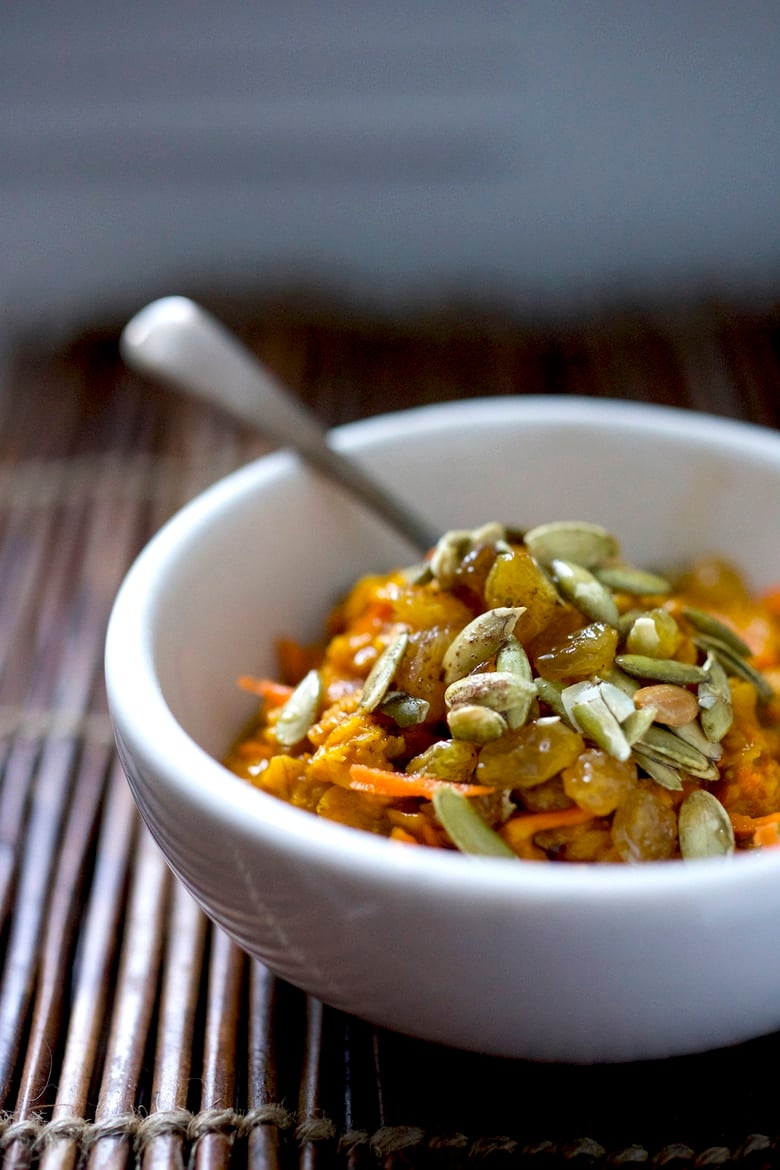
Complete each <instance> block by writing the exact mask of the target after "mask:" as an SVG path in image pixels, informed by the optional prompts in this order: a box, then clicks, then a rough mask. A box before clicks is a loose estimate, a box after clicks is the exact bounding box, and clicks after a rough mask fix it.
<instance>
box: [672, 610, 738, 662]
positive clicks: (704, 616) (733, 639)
mask: <svg viewBox="0 0 780 1170" xmlns="http://www.w3.org/2000/svg"><path fill="white" fill-rule="evenodd" d="M682 615H683V617H685V618H687V619H688V621H689V622H690V623H691V625H692V626H693V627H694V629H696V630H698V631H699V633H700V634H706V635H707V636H708V637H710V638H717V640H718V641H719V642H723V643H724V645H726V646H728V647H729V649H730V650H732V651H733V652H734V654H739V655H741V656H742V657H743V658H750V657H751V656H752V654H753V651H752V650H751V649H750V647H749V646H748V644H747V642H743V640H742V638H740V636H739V634H736V633H735V632H734V630H732V629H731V627H730V626H727V625H726V624H725V623H724V622H722V621H720V620H719V619H718V618H716V617H715V616H714V615H713V614H711V613H705V612H704V610H701V609H692V608H691V607H690V606H685V607H684V608H683V610H682Z"/></svg>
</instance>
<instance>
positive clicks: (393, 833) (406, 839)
mask: <svg viewBox="0 0 780 1170" xmlns="http://www.w3.org/2000/svg"><path fill="white" fill-rule="evenodd" d="M390 840H391V841H401V842H403V844H404V845H419V844H420V842H419V841H418V840H417V838H416V837H413V836H412V834H411V833H407V831H406V829H399V828H398V825H394V826H393V828H392V829H391V830H390Z"/></svg>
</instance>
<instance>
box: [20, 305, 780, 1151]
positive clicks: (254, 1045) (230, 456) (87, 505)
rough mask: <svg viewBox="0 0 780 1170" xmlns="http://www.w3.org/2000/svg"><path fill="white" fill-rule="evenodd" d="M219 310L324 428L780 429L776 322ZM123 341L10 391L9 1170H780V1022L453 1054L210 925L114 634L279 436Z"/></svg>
mask: <svg viewBox="0 0 780 1170" xmlns="http://www.w3.org/2000/svg"><path fill="white" fill-rule="evenodd" d="M210 303H211V307H213V308H215V309H216V310H217V311H219V312H220V313H221V314H222V315H224V316H225V317H226V318H227V319H228V320H229V321H230V323H231V324H233V325H234V327H235V328H237V329H238V331H239V332H241V333H242V334H243V336H244V337H245V338H246V339H247V341H248V342H249V343H250V345H252V346H253V347H254V348H255V349H256V350H257V351H258V352H259V353H261V354H262V356H263V357H264V358H265V359H266V361H268V363H269V364H270V365H271V366H272V367H274V368H275V369H276V370H277V372H278V373H279V374H280V375H281V376H282V378H283V379H284V380H285V381H287V382H288V384H289V385H290V386H291V387H292V388H293V389H294V390H295V391H297V392H298V393H299V394H300V395H301V397H302V398H303V399H304V400H305V401H307V402H308V403H309V404H310V405H311V406H312V407H313V408H314V410H315V411H316V412H317V414H318V415H319V416H320V418H321V419H322V420H323V421H324V422H326V423H328V424H336V423H340V422H344V421H348V420H352V419H356V418H361V417H365V416H367V415H371V414H375V413H378V412H380V411H383V410H386V409H388V408H389V406H390V405H392V407H393V408H400V407H406V406H413V405H417V404H422V403H429V402H435V401H440V400H443V399H454V398H463V397H474V396H479V395H509V394H512V395H518V394H530V393H532V394H563V395H568V394H585V395H593V396H605V397H620V398H628V399H637V400H643V401H652V402H659V403H673V404H676V405H680V406H684V407H687V408H689V409H693V410H707V411H710V412H712V413H715V414H720V415H727V416H729V417H735V418H743V419H748V420H752V421H755V422H759V423H762V424H764V425H766V426H769V427H776V426H778V424H779V422H780V311H778V310H777V309H772V308H765V309H762V310H760V311H759V310H753V311H750V312H748V311H746V310H744V309H735V308H733V307H732V308H728V307H725V306H722V305H706V306H700V307H696V308H695V309H691V308H687V309H679V308H677V309H670V310H669V311H668V312H666V313H659V312H654V313H628V312H623V313H621V314H610V315H602V316H599V317H594V319H593V320H591V321H588V322H582V321H580V322H577V323H574V324H567V325H555V326H554V325H552V324H550V323H547V324H544V325H530V324H528V323H525V322H522V321H518V320H514V319H512V318H511V317H509V316H499V315H497V314H490V313H485V312H478V311H474V310H472V311H469V312H467V311H465V310H463V311H455V310H452V311H448V312H446V313H444V312H442V313H439V314H436V315H433V314H429V315H427V316H422V315H420V314H417V315H415V314H411V313H410V314H409V316H408V317H401V316H399V315H395V316H391V315H389V314H385V315H380V314H375V315H371V314H369V313H360V312H358V311H356V310H354V309H352V308H350V309H348V310H347V309H344V308H343V307H341V306H333V305H331V304H323V303H317V302H316V301H309V302H306V303H301V301H300V299H297V300H296V299H295V298H290V299H289V300H286V301H283V300H277V301H274V302H272V303H261V302H258V304H257V305H255V306H254V307H253V308H251V309H247V308H246V306H236V305H230V304H226V303H225V304H220V303H218V302H210ZM131 311H132V310H131ZM116 342H117V328H115V327H114V324H113V323H109V324H107V325H101V326H100V328H97V327H95V328H94V329H91V330H89V331H84V332H80V333H79V335H78V336H77V337H74V338H70V339H67V340H66V341H65V342H63V341H62V340H61V339H60V340H58V341H56V342H53V341H52V340H51V339H50V338H48V337H47V336H40V335H36V336H30V337H23V338H19V339H18V340H17V343H16V345H15V346H14V347H13V349H12V361H11V367H10V369H9V370H8V371H7V373H6V375H5V376H4V380H3V384H2V387H0V394H1V396H2V397H0V582H2V588H0V733H1V735H0V769H1V772H0V775H1V779H0V1109H3V1110H5V1112H4V1113H3V1114H1V1115H0V1156H2V1158H3V1165H4V1166H6V1167H17V1166H19V1167H21V1166H30V1165H35V1166H39V1165H40V1166H43V1167H46V1170H54V1168H55V1167H56V1168H62V1170H64V1168H66V1167H68V1168H70V1167H76V1166H77V1165H84V1164H87V1165H89V1166H90V1167H103V1166H106V1167H109V1166H110V1167H124V1166H126V1165H129V1164H133V1162H134V1160H136V1159H140V1160H141V1162H142V1163H143V1165H144V1166H148V1167H157V1166H160V1167H162V1166H166V1167H167V1166H177V1165H185V1164H187V1163H189V1162H191V1163H192V1164H193V1165H195V1166H197V1167H215V1168H216V1167H228V1168H230V1170H232V1168H233V1167H243V1166H248V1167H262V1168H263V1170H265V1168H269V1170H273V1168H276V1167H280V1168H285V1167H288V1166H289V1167H292V1166H294V1165H297V1164H301V1165H303V1166H305V1167H311V1168H314V1167H315V1166H321V1167H344V1168H345V1170H347V1168H350V1170H351V1168H354V1170H359V1168H360V1167H362V1166H370V1165H381V1166H382V1167H396V1166H404V1167H405V1166H409V1167H415V1166H419V1167H421V1168H428V1167H431V1168H438V1167H442V1170H450V1168H452V1170H455V1168H456V1167H459V1166H465V1165H472V1164H479V1165H483V1164H484V1165H490V1166H493V1165H497V1166H512V1167H514V1166H526V1165H528V1166H537V1165H538V1166H539V1167H555V1166H558V1165H565V1166H583V1167H586V1166H587V1167H602V1166H603V1167H607V1166H639V1165H645V1166H646V1165H651V1166H664V1167H675V1168H677V1167H679V1168H680V1170H682V1168H683V1167H686V1168H687V1167H694V1166H697V1167H704V1166H720V1165H740V1166H746V1167H747V1166H749V1167H763V1166H772V1165H780V1105H779V1104H778V1100H777V1092H776V1087H775V1077H774V1075H773V1071H772V1070H773V1069H774V1067H775V1061H777V1059H778V1057H780V1037H777V1036H770V1037H766V1038H764V1039H761V1040H757V1041H755V1042H753V1043H750V1044H746V1045H743V1046H740V1047H738V1048H734V1049H731V1050H725V1051H718V1052H712V1053H709V1054H706V1055H702V1056H696V1057H689V1058H685V1059H679V1060H667V1061H659V1062H653V1063H647V1064H638V1065H628V1066H621V1067H610V1066H603V1067H602V1066H596V1067H592V1068H578V1067H563V1066H555V1065H535V1064H531V1063H527V1062H523V1061H506V1060H497V1059H492V1058H491V1059H487V1058H482V1057H479V1056H474V1055H469V1054H465V1053H458V1052H449V1051H443V1050H441V1049H439V1048H437V1047H435V1046H432V1045H427V1044H423V1043H420V1042H416V1041H413V1040H411V1039H409V1038H406V1037H403V1036H396V1035H392V1034H389V1033H386V1032H382V1031H378V1030H376V1029H374V1028H372V1027H369V1026H368V1025H366V1024H364V1023H362V1022H360V1021H358V1020H354V1019H351V1018H349V1017H346V1016H344V1015H343V1014H341V1013H338V1012H335V1011H333V1010H331V1009H328V1008H324V1007H323V1006H322V1005H320V1004H319V1003H317V1002H314V1001H311V1000H309V999H307V998H306V997H305V996H304V995H303V994H302V993H301V992H300V991H297V990H295V989H294V988H291V987H289V986H287V985H286V984H283V983H281V982H279V981H278V980H276V979H275V978H274V977H273V976H272V975H270V974H269V973H268V972H267V971H266V970H264V969H263V968H262V967H261V966H259V965H258V964H256V963H254V962H252V961H250V960H248V959H247V958H246V957H245V956H244V955H242V954H241V953H240V952H239V951H238V950H237V949H236V948H235V947H234V946H233V945H232V944H231V943H229V942H228V940H227V939H226V938H225V937H224V936H223V935H222V934H221V933H220V932H219V931H217V930H214V929H212V928H211V927H210V926H209V924H208V923H207V922H206V921H205V919H204V918H203V916H202V915H201V913H200V912H199V911H198V910H197V909H196V908H195V907H194V905H193V904H192V902H191V901H190V899H189V897H188V896H187V895H186V894H185V893H183V891H182V890H181V889H180V888H179V886H178V884H177V883H176V882H175V881H174V880H173V879H172V878H171V876H170V875H169V873H168V871H167V869H166V867H165V865H164V864H163V862H162V860H161V858H160V856H159V854H158V852H157V850H156V848H155V847H154V846H153V845H152V844H151V842H150V839H149V837H148V836H147V834H146V832H145V830H142V828H141V826H140V824H139V822H138V819H137V817H136V814H135V811H134V808H133V807H132V805H131V801H130V798H129V795H128V791H127V788H126V786H125V782H124V779H123V777H122V774H121V771H120V769H119V768H118V765H117V762H116V759H115V756H114V752H113V746H112V742H111V736H110V729H109V726H108V722H107V717H106V710H105V700H104V693H103V682H102V648H103V638H104V632H105V624H106V620H107V616H108V612H109V609H110V606H111V602H112V600H113V597H114V594H115V592H116V589H117V586H118V584H119V582H120V580H121V577H122V575H123V573H124V571H125V570H126V568H127V567H128V565H129V563H130V561H131V559H132V558H133V556H134V555H135V553H136V552H137V551H138V550H139V549H140V547H141V546H142V544H143V543H144V542H145V540H146V539H147V538H148V537H149V536H150V535H151V534H152V533H153V532H154V531H155V530H156V529H157V528H158V527H159V525H160V524H161V523H162V521H163V520H164V519H165V517H166V516H168V515H169V514H170V513H171V512H172V511H173V510H174V509H175V508H176V507H177V506H178V505H179V504H181V503H183V502H184V501H185V500H186V499H188V498H189V497H191V496H192V495H193V494H194V493H195V492H196V491H198V490H199V489H200V488H201V487H203V486H205V485H206V484H208V483H209V482H211V481H213V480H214V479H215V478H217V477H218V476H219V475H221V474H223V473H224V472H226V471H228V470H230V469H231V468H233V467H235V466H237V465H239V464H240V463H241V462H243V461H245V460H246V459H248V458H250V457H252V456H254V455H258V454H262V453H264V452H265V451H266V450H267V449H268V448H267V446H266V444H265V443H264V442H263V441H262V440H260V439H258V438H256V437H254V436H252V435H249V434H247V433H246V432H244V431H242V430H241V429H240V428H238V427H236V426H234V425H233V424H232V423H230V422H228V421H226V420H225V419H223V418H220V417H217V415H216V414H214V413H213V412H212V411H210V410H208V409H207V408H205V407H200V406H196V405H193V404H191V403H184V402H182V401H180V400H178V399H176V398H175V397H174V396H172V395H170V394H168V393H167V392H165V391H162V390H159V389H157V388H153V387H150V386H147V385H144V384H142V383H141V382H140V381H138V380H137V379H135V378H134V377H131V376H130V375H129V374H128V373H127V372H126V371H125V370H124V369H123V367H122V365H121V362H120V360H119V358H118V354H117V344H116ZM421 978H424V972H421ZM728 994H729V989H728V987H724V995H728ZM778 997H779V998H780V968H779V973H778Z"/></svg>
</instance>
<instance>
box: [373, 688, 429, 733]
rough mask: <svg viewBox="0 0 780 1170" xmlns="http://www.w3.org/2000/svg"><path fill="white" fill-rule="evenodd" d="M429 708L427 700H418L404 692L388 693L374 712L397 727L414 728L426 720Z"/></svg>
mask: <svg viewBox="0 0 780 1170" xmlns="http://www.w3.org/2000/svg"><path fill="white" fill-rule="evenodd" d="M430 708H431V705H430V703H429V702H428V700H427V699H418V698H416V697H415V696H414V695H410V694H407V692H406V691H388V693H387V694H386V695H385V697H384V699H383V700H382V702H381V703H380V704H379V706H378V707H377V708H376V710H377V711H381V713H382V714H383V715H386V716H387V717H388V719H392V720H393V722H394V723H397V724H398V726H399V727H416V726H417V724H418V723H424V722H425V720H426V719H427V718H428V712H429V711H430Z"/></svg>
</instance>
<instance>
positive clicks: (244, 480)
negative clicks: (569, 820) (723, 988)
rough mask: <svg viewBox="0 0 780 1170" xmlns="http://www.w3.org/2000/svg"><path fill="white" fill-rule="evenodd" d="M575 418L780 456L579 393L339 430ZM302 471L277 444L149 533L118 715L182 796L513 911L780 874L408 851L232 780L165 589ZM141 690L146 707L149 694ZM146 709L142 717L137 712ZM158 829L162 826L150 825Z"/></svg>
mask: <svg viewBox="0 0 780 1170" xmlns="http://www.w3.org/2000/svg"><path fill="white" fill-rule="evenodd" d="M502 420H506V421H510V420H511V421H512V422H514V423H516V422H517V421H518V420H524V421H526V422H528V423H531V424H533V423H541V422H544V423H549V422H555V421H558V420H560V421H565V422H566V423H567V424H571V423H575V424H578V423H587V424H589V425H590V424H593V423H594V422H597V423H599V424H601V425H602V426H605V427H612V426H619V427H620V428H621V429H623V428H625V427H626V426H627V425H631V424H633V423H641V425H642V427H643V428H645V429H647V428H648V427H650V428H652V429H654V430H655V431H657V432H658V433H659V434H666V435H669V436H670V437H672V436H674V437H675V438H678V439H679V438H680V437H681V428H682V430H683V431H684V432H685V436H686V438H687V439H689V440H690V439H693V440H694V441H696V442H698V443H701V444H702V445H709V444H710V443H712V442H715V443H716V444H724V443H728V444H729V445H733V444H734V442H737V443H738V444H739V445H741V446H743V447H745V448H746V450H749V451H750V452H751V454H753V455H755V456H756V457H762V456H765V457H767V458H770V457H771V458H772V459H773V460H774V461H775V462H777V463H778V464H780V435H778V434H776V433H774V432H772V431H770V430H768V429H767V428H764V427H762V426H760V425H759V424H755V423H749V422H743V421H741V420H732V419H727V418H723V417H720V416H715V415H710V414H705V413H703V412H699V411H695V410H691V409H689V408H687V407H680V406H664V405H658V404H654V403H638V402H629V401H624V400H617V399H604V400H601V399H599V400H595V399H589V398H581V397H578V396H572V397H568V396H567V397H561V396H535V395H528V396H523V397H515V398H509V397H507V398H503V397H493V398H490V397H488V398H480V399H467V400H460V401H456V402H443V403H441V402H440V403H435V404H431V405H425V406H418V407H412V408H409V409H406V410H397V411H393V412H390V413H388V414H384V415H378V416H373V417H371V418H368V419H363V420H360V421H358V422H353V423H349V424H346V425H344V426H341V427H337V428H334V430H332V431H331V432H330V438H331V441H332V442H333V443H334V445H336V446H337V447H339V448H340V449H343V450H345V451H350V452H352V451H354V452H356V453H359V452H360V451H362V450H364V449H367V448H370V447H371V445H372V444H374V443H382V444H384V443H387V442H395V441H398V440H400V439H402V438H403V437H405V436H407V435H408V434H409V429H410V428H413V429H414V430H415V431H416V432H417V433H418V434H419V433H425V432H426V431H428V430H435V431H436V432H439V433H440V432H441V429H442V427H443V428H444V429H445V430H446V429H448V428H451V427H462V426H464V425H468V426H479V425H481V424H484V423H485V422H486V421H488V422H489V423H490V424H491V425H494V424H495V423H496V422H501V421H502ZM299 467H300V464H299V463H298V461H297V459H296V457H295V456H294V455H292V454H291V453H290V452H289V451H287V450H278V451H273V452H271V453H270V454H267V455H262V456H260V457H259V458H256V459H254V460H252V461H251V462H250V463H248V464H247V465H245V466H243V467H240V468H238V469H237V470H235V471H232V472H230V473H229V474H228V475H226V476H223V477H222V478H221V479H219V480H218V481H217V482H216V483H214V484H213V485H212V486H210V487H208V488H206V489H205V490H204V491H202V492H200V493H198V494H197V495H196V496H195V497H194V498H193V499H191V500H190V501H189V502H187V503H185V504H184V505H183V506H182V507H181V508H179V509H178V510H177V511H176V513H175V514H174V515H173V516H172V517H171V518H170V519H168V520H167V521H166V522H165V523H164V524H163V525H162V527H161V528H160V529H159V530H158V531H157V532H156V533H155V534H154V535H153V536H152V537H151V538H150V540H149V541H148V542H147V544H146V545H145V546H144V548H143V549H142V550H141V552H140V553H139V555H138V556H137V557H136V559H135V561H134V562H133V564H132V565H131V566H130V568H129V570H128V572H127V574H126V576H125V578H124V580H123V582H122V584H121V586H120V588H119V590H118V592H117V595H116V598H115V601H114V604H113V607H112V610H111V614H110V617H109V622H108V627H107V633H106V646H105V676H106V685H107V692H108V702H109V714H110V717H111V720H112V723H113V725H114V728H115V733H116V736H117V739H118V741H119V744H120V752H122V750H123V745H127V748H128V750H129V751H130V753H131V754H138V755H139V756H140V757H141V758H142V759H143V761H144V762H145V764H146V765H147V766H148V767H150V768H151V769H153V770H154V771H155V772H156V773H158V774H159V775H160V776H162V777H164V779H165V783H166V784H167V785H168V786H169V787H170V789H171V791H172V792H173V793H175V795H176V796H177V797H178V798H179V799H180V800H182V801H184V802H193V803H194V804H196V805H197V806H198V807H199V809H200V811H201V812H203V813H205V814H207V815H208V816H210V817H212V818H213V819H214V822H215V824H216V823H220V822H221V823H222V824H223V825H225V826H226V827H230V828H231V829H232V830H235V831H238V832H240V833H242V834H243V835H244V836H246V834H247V833H251V834H252V836H253V837H256V838H257V840H258V841H259V842H260V841H262V842H264V843H265V844H270V845H272V846H274V847H276V848H277V849H280V848H284V849H285V850H286V851H288V852H293V853H295V852H298V851H300V856H301V857H302V858H305V861H306V864H307V865H310V866H312V867H320V868H321V869H323V870H325V871H331V872H336V871H342V872H344V873H349V874H352V875H353V876H356V877H357V876H362V877H364V878H369V879H371V880H373V881H375V882H382V881H383V880H387V881H390V882H392V883H393V884H395V885H396V886H399V887H401V886H402V887H405V888H410V889H414V888H416V889H418V890H422V889H423V888H424V889H425V890H426V891H428V892H429V893H431V894H434V895H436V896H439V897H445V896H446V897H448V898H450V897H455V898H456V899H460V900H461V901H462V902H463V903H464V904H468V903H470V902H472V901H474V900H478V901H480V902H482V901H483V900H484V899H485V898H490V899H492V900H499V901H501V902H503V903H505V904H506V905H507V906H509V905H511V904H512V903H517V902H519V901H523V902H526V903H527V902H529V901H531V902H533V903H536V904H538V905H540V906H541V905H543V904H544V902H545V901H549V900H554V901H558V900H560V899H561V898H562V897H563V898H565V899H566V901H567V902H569V903H571V904H572V906H576V905H577V903H579V902H581V901H583V900H587V901H588V902H589V903H593V902H596V903H598V904H600V905H601V904H603V905H604V906H605V907H608V906H609V905H610V904H611V903H613V902H616V901H625V900H626V899H631V900H633V901H636V902H637V903H641V902H643V901H654V900H655V899H656V898H657V897H658V896H660V895H663V896H664V898H665V900H666V899H670V898H671V896H672V895H676V896H677V898H676V899H672V900H671V901H669V905H670V907H674V906H675V905H682V904H684V903H685V901H686V900H690V899H691V898H696V897H697V896H698V895H699V894H705V893H706V894H707V895H708V896H709V897H713V896H717V894H718V893H719V892H720V891H723V892H725V891H726V890H727V891H728V892H729V893H730V894H731V893H734V892H735V890H738V889H739V888H740V887H741V886H742V885H743V884H744V883H746V882H747V883H751V884H752V883H754V882H755V881H756V880H760V879H761V878H762V877H763V875H764V874H767V875H768V876H771V878H772V879H773V880H776V879H777V875H778V869H780V849H778V850H767V851H756V852H755V853H748V854H742V855H738V856H736V857H731V858H725V859H722V858H714V859H705V860H699V861H697V862H696V863H690V862H685V861H678V860H673V861H661V862H649V863H644V864H642V865H620V866H618V865H615V866H611V865H587V866H586V865H583V866H580V865H537V864H534V863H530V862H529V863H524V862H522V861H520V862H519V864H517V865H515V864H514V863H512V862H511V861H505V860H502V859H493V858H474V857H470V856H466V855H464V854H460V853H456V852H449V851H439V850H434V849H403V848H400V847H399V846H398V845H397V844H396V843H394V842H392V841H389V840H387V839H385V838H383V837H379V836H377V835H375V834H371V833H368V832H363V831H360V830H355V829H352V828H349V827H347V826H343V825H339V824H336V823H334V822H330V821H327V820H324V819H322V818H319V817H315V816H314V815H313V814H312V813H309V812H306V811H303V810H301V809H297V808H294V807H292V806H290V805H288V804H286V803H285V802H284V801H281V800H278V799H276V798H274V797H272V796H270V795H268V794H266V793H263V792H261V791H260V790H258V789H256V788H253V787H252V786H251V785H249V784H248V783H247V782H246V781H244V780H241V779H240V778H238V777H236V776H234V775H233V774H232V773H231V772H230V771H229V770H228V769H227V768H225V767H224V765H223V764H221V763H220V762H219V761H218V760H217V759H215V758H213V757H212V756H211V755H209V753H207V752H206V751H205V750H204V749H203V748H202V747H200V745H198V744H197V743H196V741H195V740H194V739H192V738H191V736H190V735H189V734H188V733H187V732H186V731H185V730H184V729H183V728H182V727H181V725H180V724H179V723H178V721H177V720H176V718H175V717H174V715H173V713H172V712H171V711H170V709H169V707H168V705H167V703H166V701H165V698H164V696H163V693H162V689H161V687H160V685H159V682H158V680H157V677H156V672H155V664H154V635H155V612H156V608H157V603H158V599H159V596H160V592H161V589H162V587H163V586H164V583H165V582H166V580H168V579H169V574H170V573H171V571H172V570H173V569H174V567H175V561H176V555H177V550H178V549H179V548H181V547H184V546H186V545H187V543H188V542H190V541H192V540H193V539H194V533H195V532H196V531H197V530H199V529H200V528H201V526H202V525H203V524H204V522H205V521H207V519H208V518H209V517H210V516H212V515H214V514H216V513H218V512H219V511H220V509H221V508H222V507H223V506H225V505H226V504H228V503H230V502H231V501H232V500H235V499H237V498H240V497H244V496H245V495H246V494H251V493H253V492H256V491H258V490H262V489H264V488H266V487H272V486H273V484H274V483H276V482H280V481H281V480H283V479H285V478H286V477H289V476H292V475H295V474H296V471H297V469H298V468H299ZM139 687H140V688H141V689H142V693H143V703H142V704H139V703H138V702H137V697H138V694H139ZM139 706H141V707H142V709H143V719H142V720H140V721H139V720H138V719H137V717H136V713H137V711H138V709H139ZM151 828H152V831H153V832H154V826H151Z"/></svg>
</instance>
